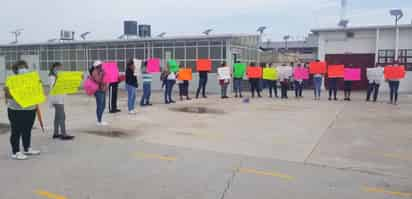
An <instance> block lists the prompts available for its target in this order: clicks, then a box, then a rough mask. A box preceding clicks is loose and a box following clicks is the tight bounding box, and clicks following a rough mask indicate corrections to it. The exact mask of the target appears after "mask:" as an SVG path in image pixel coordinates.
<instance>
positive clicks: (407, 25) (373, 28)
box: [311, 24, 412, 33]
mask: <svg viewBox="0 0 412 199" xmlns="http://www.w3.org/2000/svg"><path fill="white" fill-rule="evenodd" d="M394 28H395V25H375V26H354V27H346V28H341V27H337V28H320V29H312V30H311V32H313V33H319V32H340V31H357V30H358V31H359V30H376V29H394ZM399 28H400V29H408V28H412V24H401V25H399Z"/></svg>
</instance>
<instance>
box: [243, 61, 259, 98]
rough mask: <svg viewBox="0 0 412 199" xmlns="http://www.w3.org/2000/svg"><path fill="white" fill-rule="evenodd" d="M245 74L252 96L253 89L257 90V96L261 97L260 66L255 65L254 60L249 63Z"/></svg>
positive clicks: (253, 93) (253, 95)
mask: <svg viewBox="0 0 412 199" xmlns="http://www.w3.org/2000/svg"><path fill="white" fill-rule="evenodd" d="M247 76H248V78H249V83H250V92H251V93H252V98H255V91H256V92H257V95H258V97H259V98H261V97H262V96H261V95H260V89H259V80H260V79H261V78H262V68H260V67H258V66H256V64H255V63H254V62H252V63H250V66H249V67H248V70H247Z"/></svg>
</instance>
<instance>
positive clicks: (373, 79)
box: [366, 65, 383, 102]
mask: <svg viewBox="0 0 412 199" xmlns="http://www.w3.org/2000/svg"><path fill="white" fill-rule="evenodd" d="M367 77H368V91H367V93H366V101H370V97H371V95H372V92H373V102H376V100H377V99H378V95H379V86H380V84H381V82H382V80H383V67H382V66H381V65H376V67H375V68H368V69H367Z"/></svg>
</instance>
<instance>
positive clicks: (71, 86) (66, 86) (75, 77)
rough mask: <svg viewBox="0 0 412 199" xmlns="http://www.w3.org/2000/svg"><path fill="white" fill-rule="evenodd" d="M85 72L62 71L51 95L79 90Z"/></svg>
mask: <svg viewBox="0 0 412 199" xmlns="http://www.w3.org/2000/svg"><path fill="white" fill-rule="evenodd" d="M82 79H83V72H60V73H59V75H58V77H57V81H56V83H55V84H54V86H53V89H52V90H51V91H50V95H64V94H73V93H77V92H78V91H79V87H80V84H81V81H82Z"/></svg>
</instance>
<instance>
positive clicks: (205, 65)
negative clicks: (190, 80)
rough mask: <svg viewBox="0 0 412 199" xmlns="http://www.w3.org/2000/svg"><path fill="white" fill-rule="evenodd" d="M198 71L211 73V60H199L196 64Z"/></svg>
mask: <svg viewBox="0 0 412 199" xmlns="http://www.w3.org/2000/svg"><path fill="white" fill-rule="evenodd" d="M196 70H197V71H211V70H212V61H211V60H210V59H198V60H197V62H196Z"/></svg>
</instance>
